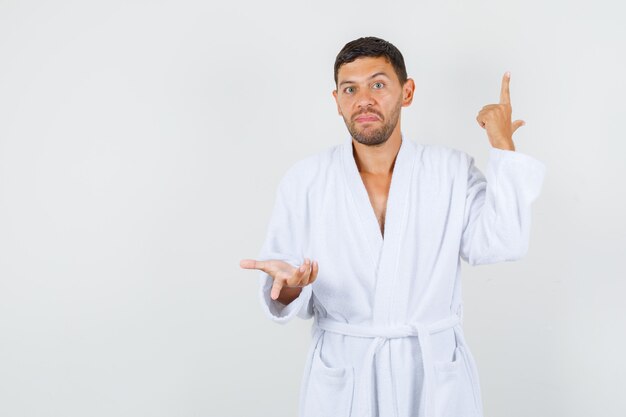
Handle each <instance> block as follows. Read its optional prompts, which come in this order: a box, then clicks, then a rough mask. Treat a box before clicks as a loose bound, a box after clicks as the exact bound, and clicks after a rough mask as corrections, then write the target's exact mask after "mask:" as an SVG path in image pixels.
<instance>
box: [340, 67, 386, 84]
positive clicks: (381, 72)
mask: <svg viewBox="0 0 626 417" xmlns="http://www.w3.org/2000/svg"><path fill="white" fill-rule="evenodd" d="M379 75H382V76H384V77H387V78H389V79H391V78H390V77H389V76H388V75H387V74H386V73H385V72H383V71H380V72H377V73H376V74H373V75H372V76H371V77H369V78H368V79H369V80H371V79H372V78H375V77H378V76H379ZM348 83H354V81H351V80H344V81H342V82H340V83H339V87H341V86H342V85H344V84H348Z"/></svg>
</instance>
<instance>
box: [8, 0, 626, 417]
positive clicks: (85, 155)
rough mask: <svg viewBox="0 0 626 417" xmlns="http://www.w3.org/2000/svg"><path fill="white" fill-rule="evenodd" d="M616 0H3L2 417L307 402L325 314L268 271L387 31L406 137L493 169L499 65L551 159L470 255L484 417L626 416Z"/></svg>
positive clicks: (531, 136) (262, 411) (524, 135)
mask: <svg viewBox="0 0 626 417" xmlns="http://www.w3.org/2000/svg"><path fill="white" fill-rule="evenodd" d="M623 7H624V6H622V5H621V2H618V1H614V2H608V1H596V2H590V1H584V2H582V1H572V0H567V1H566V0H563V1H547V2H546V1H528V0H519V1H496V0H494V1H461V0H456V1H440V0H439V1H435V0H430V1H407V2H380V1H350V2H347V1H343V2H331V1H316V2H306V3H305V2H301V1H283V2H268V1H263V2H260V1H259V2H256V1H249V2H246V3H243V2H237V3H232V2H231V3H226V2H222V3H214V2H205V1H195V2H193V1H180V0H177V1H174V0H169V1H158V2H155V1H150V2H148V1H145V2H138V1H99V2H95V1H89V2H88V1H54V2H44V1H24V0H21V1H0V415H1V416H3V417H4V416H7V417H13V416H15V417H21V416H59V417H61V416H63V417H70V416H76V417H79V416H80V417H84V416H90V417H91V416H107V417H108V416H128V417H138V416H150V417H153V416H177V417H178V416H220V417H230V416H241V417H255V416H272V417H292V416H295V415H296V410H297V401H298V392H299V384H300V378H301V373H302V370H303V366H304V359H305V354H306V349H307V347H308V343H309V340H310V339H309V338H310V334H309V331H310V325H311V322H305V321H302V320H300V319H296V320H294V321H292V322H290V323H289V324H288V325H286V326H280V325H276V324H274V323H272V322H270V321H269V320H268V319H267V318H266V317H265V316H264V315H263V314H262V311H261V309H260V306H259V304H258V303H259V301H258V294H257V290H258V288H257V282H258V281H257V279H258V274H257V273H256V271H247V270H243V269H240V268H239V260H240V259H243V258H254V257H255V256H256V255H257V254H258V252H259V249H260V247H261V244H262V241H263V239H264V235H265V231H266V227H267V223H268V221H269V215H270V212H271V208H272V205H273V203H274V196H275V195H274V193H275V190H276V186H277V183H278V181H279V179H280V178H281V176H282V175H283V173H284V172H285V170H286V169H287V168H288V167H289V166H290V165H291V164H293V163H294V162H295V161H297V160H299V159H301V158H304V157H306V156H308V155H311V154H312V153H315V152H318V151H321V150H323V149H325V148H327V147H330V146H334V145H336V144H338V143H340V142H342V141H343V140H344V138H345V137H346V134H347V130H346V128H345V125H344V123H343V120H342V119H341V117H340V116H338V115H337V112H336V107H335V103H334V100H333V98H332V96H331V91H332V90H333V88H334V87H335V86H334V80H333V64H334V59H335V56H336V54H337V53H338V52H339V50H340V49H341V48H342V47H343V45H344V44H345V43H347V42H349V41H351V40H353V39H355V38H358V37H361V36H370V35H371V36H378V37H381V38H383V39H386V40H388V41H390V42H391V43H393V44H394V45H395V46H397V47H398V48H399V49H400V51H401V52H402V53H403V55H404V58H405V61H406V65H407V70H408V73H409V76H410V77H412V78H413V79H414V80H415V84H416V92H415V99H414V101H413V104H412V105H411V106H410V107H408V108H404V109H403V110H402V131H403V134H404V135H405V136H406V137H407V138H408V139H410V140H413V141H416V142H419V143H435V144H443V145H447V146H451V147H455V148H458V149H461V150H464V151H466V152H468V153H470V154H471V155H473V156H474V157H475V158H476V161H477V163H478V166H479V167H481V168H484V164H485V162H486V158H487V154H488V149H489V146H490V145H489V142H488V139H487V136H486V134H485V131H484V130H483V129H481V128H480V127H479V126H478V124H477V122H476V120H475V117H476V115H477V113H478V111H479V110H480V109H481V107H482V106H484V105H486V104H490V103H497V102H498V99H499V93H500V82H501V77H502V74H503V73H504V72H505V71H507V70H510V71H511V73H512V77H511V102H512V107H513V119H522V120H525V121H526V126H522V127H520V128H519V129H518V130H517V132H516V133H515V135H514V141H515V143H516V146H517V151H519V152H523V153H527V154H529V155H532V156H534V157H536V158H537V159H539V160H541V161H542V162H544V163H545V164H546V166H547V176H546V179H545V182H544V188H543V190H542V194H541V196H540V197H539V199H538V200H537V201H536V202H535V204H534V206H533V229H532V233H531V243H530V250H529V253H528V254H527V256H526V257H525V258H524V259H523V260H521V261H518V262H514V263H505V264H498V265H492V266H479V267H473V268H472V267H470V266H468V265H467V264H464V265H463V266H464V271H463V272H464V277H463V279H464V300H465V330H466V336H467V339H468V342H469V343H470V346H471V348H472V352H473V353H474V356H475V358H476V360H477V364H478V368H479V373H480V378H481V385H482V390H483V399H484V404H485V415H486V417H496V416H507V417H527V416H533V417H543V416H545V417H552V416H568V417H588V416H591V415H598V416H600V415H601V416H603V417H613V416H615V417H617V416H623V415H626V399H625V396H624V395H623V388H624V375H625V374H626V355H624V342H625V335H626V325H625V323H624V317H626V302H624V293H625V291H626V273H625V272H626V271H625V267H624V247H625V244H626V230H625V229H626V227H625V226H626V221H625V220H624V217H623V213H624V211H625V202H626V199H625V198H624V190H625V189H626V187H625V186H624V178H625V174H626V164H625V163H624V160H625V151H626V146H625V145H624V140H625V139H626V138H625V136H624V133H623V132H624V120H625V115H626V114H625V113H626V111H625V106H624V96H625V95H626V88H625V85H626V83H625V82H624V78H625V76H626V59H625V56H624V50H625V47H624V44H625V40H626V30H625V29H624V28H625V26H624V17H625V16H626V13H624V10H623Z"/></svg>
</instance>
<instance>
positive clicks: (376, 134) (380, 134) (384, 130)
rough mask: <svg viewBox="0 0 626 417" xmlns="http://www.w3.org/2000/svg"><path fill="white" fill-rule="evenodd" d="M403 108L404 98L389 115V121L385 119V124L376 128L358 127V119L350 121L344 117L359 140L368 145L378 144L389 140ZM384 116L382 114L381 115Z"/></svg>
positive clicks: (354, 136) (355, 137)
mask: <svg viewBox="0 0 626 417" xmlns="http://www.w3.org/2000/svg"><path fill="white" fill-rule="evenodd" d="M401 109H402V100H400V101H398V105H397V106H396V108H395V109H394V110H393V112H392V113H391V114H390V116H389V121H388V122H387V123H385V120H384V119H383V125H382V126H381V127H380V128H378V129H374V128H372V127H371V126H367V127H361V128H360V129H359V128H358V127H357V125H358V124H360V123H357V122H356V121H354V120H353V121H352V122H350V123H348V122H347V121H346V119H345V118H344V122H345V124H346V127H347V128H348V132H350V135H351V136H352V137H353V138H354V140H356V141H357V142H359V143H361V144H363V145H367V146H378V145H381V144H383V143H385V142H386V141H387V139H389V136H391V133H392V132H393V130H394V129H395V128H396V125H397V124H398V119H399V118H400V110H401ZM379 117H381V118H382V116H380V115H379Z"/></svg>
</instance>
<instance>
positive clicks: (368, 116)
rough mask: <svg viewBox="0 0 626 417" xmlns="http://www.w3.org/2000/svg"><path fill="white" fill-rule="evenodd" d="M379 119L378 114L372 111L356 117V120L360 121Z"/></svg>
mask: <svg viewBox="0 0 626 417" xmlns="http://www.w3.org/2000/svg"><path fill="white" fill-rule="evenodd" d="M377 120H379V118H378V116H376V115H375V114H371V113H370V114H364V115H362V116H359V117H357V118H356V121H357V122H359V123H366V122H375V121H377Z"/></svg>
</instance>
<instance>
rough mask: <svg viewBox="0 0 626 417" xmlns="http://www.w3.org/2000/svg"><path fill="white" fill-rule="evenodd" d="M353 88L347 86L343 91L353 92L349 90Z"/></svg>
mask: <svg viewBox="0 0 626 417" xmlns="http://www.w3.org/2000/svg"><path fill="white" fill-rule="evenodd" d="M351 88H352V87H346V88H344V89H343V91H344V92H345V93H351V92H352V91H348V90H349V89H351Z"/></svg>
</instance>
